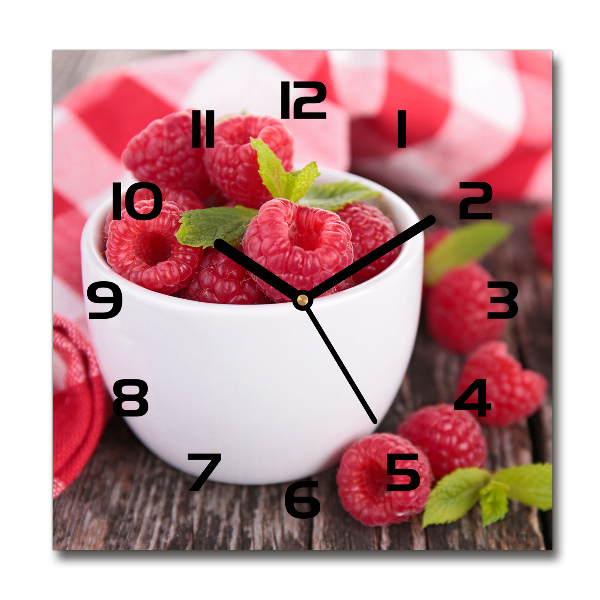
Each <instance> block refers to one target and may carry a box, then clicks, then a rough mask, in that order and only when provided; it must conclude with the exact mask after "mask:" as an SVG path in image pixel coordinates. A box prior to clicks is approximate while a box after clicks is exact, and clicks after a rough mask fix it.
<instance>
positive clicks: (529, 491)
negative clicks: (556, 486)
mask: <svg viewBox="0 0 600 600" xmlns="http://www.w3.org/2000/svg"><path fill="white" fill-rule="evenodd" d="M493 479H494V481H498V482H500V483H503V484H505V485H507V486H508V488H509V489H508V492H507V495H508V497H509V498H510V499H511V500H517V501H519V502H522V503H523V504H527V505H528V506H535V507H536V508H539V509H540V510H550V509H551V508H552V465H549V464H547V463H543V464H542V463H536V464H533V465H521V466H517V467H509V468H508V469H501V470H500V471H497V472H496V473H495V474H494V477H493Z"/></svg>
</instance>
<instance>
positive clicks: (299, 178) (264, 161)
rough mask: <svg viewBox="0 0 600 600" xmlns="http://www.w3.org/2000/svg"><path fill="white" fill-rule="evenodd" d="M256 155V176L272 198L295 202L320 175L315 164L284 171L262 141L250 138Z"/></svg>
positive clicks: (278, 160) (279, 160)
mask: <svg viewBox="0 0 600 600" xmlns="http://www.w3.org/2000/svg"><path fill="white" fill-rule="evenodd" d="M250 145H251V146H252V148H254V150H256V153H257V155H258V167H259V168H258V174H259V175H260V177H261V179H262V181H263V184H264V186H265V187H266V188H267V189H268V190H269V192H270V193H271V195H272V196H273V198H286V199H287V200H291V201H292V202H297V201H298V200H299V199H300V198H302V196H304V194H306V191H307V190H308V188H309V187H310V186H311V185H312V184H313V183H314V181H315V179H316V178H317V177H318V176H319V175H320V173H319V170H318V169H317V163H316V162H314V161H313V162H311V163H309V164H307V165H306V166H305V167H304V168H303V169H302V170H300V171H290V172H288V171H286V170H285V169H284V168H283V164H282V163H281V159H280V158H279V157H278V156H277V155H276V154H275V152H273V150H271V148H269V146H267V144H265V142H263V141H262V140H258V139H254V138H252V137H251V138H250Z"/></svg>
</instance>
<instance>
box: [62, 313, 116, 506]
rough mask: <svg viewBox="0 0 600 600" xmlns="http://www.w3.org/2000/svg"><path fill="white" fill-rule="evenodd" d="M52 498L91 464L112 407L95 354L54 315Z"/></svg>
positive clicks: (79, 335) (71, 327) (66, 321)
mask: <svg viewBox="0 0 600 600" xmlns="http://www.w3.org/2000/svg"><path fill="white" fill-rule="evenodd" d="M52 343H53V348H54V352H55V357H54V371H55V377H54V390H53V391H54V402H53V412H54V420H53V421H54V422H53V479H52V497H53V498H56V497H57V496H58V495H59V494H60V493H61V492H62V491H63V490H64V489H65V488H66V487H67V486H68V485H69V484H70V483H71V482H72V481H73V480H74V479H75V477H77V475H78V474H79V472H80V471H81V469H82V468H83V467H84V466H85V465H86V464H87V462H88V460H89V459H90V457H91V455H92V453H93V452H94V450H95V448H96V445H97V444H98V440H99V439H100V435H101V434H102V430H103V429H104V425H105V423H106V421H107V419H108V417H109V414H110V413H109V409H110V403H109V402H108V396H107V395H106V390H105V389H104V384H103V383H102V377H101V375H100V370H99V369H98V363H97V362H96V357H95V356H94V351H93V349H92V347H91V345H90V344H89V343H88V342H87V340H86V339H85V338H84V337H83V336H82V335H81V333H80V332H79V330H78V329H77V328H76V327H75V326H74V325H73V324H72V323H70V322H69V321H68V320H67V319H65V318H64V317H60V316H58V315H54V330H53V335H52ZM61 371H62V372H61Z"/></svg>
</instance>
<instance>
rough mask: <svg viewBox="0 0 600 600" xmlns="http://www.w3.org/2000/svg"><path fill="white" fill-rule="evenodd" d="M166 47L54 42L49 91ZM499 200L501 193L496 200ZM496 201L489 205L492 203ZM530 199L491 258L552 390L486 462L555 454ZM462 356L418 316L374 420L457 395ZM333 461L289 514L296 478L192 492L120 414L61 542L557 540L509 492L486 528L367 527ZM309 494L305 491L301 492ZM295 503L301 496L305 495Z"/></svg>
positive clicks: (502, 545)
mask: <svg viewBox="0 0 600 600" xmlns="http://www.w3.org/2000/svg"><path fill="white" fill-rule="evenodd" d="M159 54H165V52H161V51H142V52H137V51H101V52H100V51H99V52H96V51H81V52H79V51H77V52H74V51H55V52H54V55H53V70H54V73H53V81H54V87H53V100H54V101H57V100H60V98H62V97H63V96H64V94H65V93H66V92H68V91H69V90H70V89H72V87H74V86H75V85H77V84H78V83H80V82H81V81H83V80H85V79H87V78H89V77H91V76H93V75H95V74H97V73H99V72H101V71H103V70H106V69H109V68H114V67H116V66H118V65H120V64H122V63H124V62H128V61H130V60H137V59H140V58H146V57H149V56H154V55H159ZM395 191H398V192H399V193H401V195H402V196H403V197H404V198H405V199H407V201H408V202H409V203H410V204H411V205H412V206H413V208H414V209H415V211H416V212H417V214H418V215H419V216H420V217H423V216H425V215H427V214H433V215H435V217H436V219H437V220H438V223H439V224H440V225H446V226H451V227H454V226H457V225H458V224H459V221H458V206H457V205H449V204H444V203H439V202H435V201H431V200H425V199H417V198H415V197H414V196H411V195H410V194H408V193H406V192H404V191H403V190H395ZM492 202H494V201H492ZM489 206H490V207H492V205H489ZM535 210H536V209H535V207H531V206H522V205H521V206H516V205H512V204H506V203H500V202H495V203H494V204H493V213H494V218H495V219H498V220H503V221H506V222H509V223H512V224H513V225H514V227H515V230H514V232H513V233H512V235H511V237H510V238H509V240H508V241H507V242H506V243H504V244H503V245H502V246H500V247H499V248H497V249H496V250H495V251H494V252H493V253H492V254H491V255H490V256H489V257H488V258H487V259H486V261H485V262H484V265H485V266H486V267H487V268H488V269H489V270H490V271H491V272H492V273H493V275H494V276H495V277H496V278H497V279H499V280H506V281H513V282H515V283H516V284H517V286H518V289H519V294H518V297H517V301H518V305H519V312H518V314H517V316H516V317H514V318H513V319H511V320H510V321H509V322H508V329H507V334H506V336H505V339H506V341H507V342H508V344H509V347H510V350H511V352H512V353H513V354H514V355H515V356H517V357H518V358H519V359H520V360H521V361H522V362H523V364H524V366H525V367H527V368H531V369H534V370H536V371H539V372H541V373H542V374H544V375H545V376H546V377H547V378H548V380H549V382H550V387H549V393H548V398H547V400H546V402H545V403H544V405H543V406H542V408H541V409H540V410H539V411H538V412H537V413H536V414H535V415H533V416H532V417H531V418H530V419H528V420H527V421H522V422H520V423H518V424H516V425H513V426H510V427H503V428H487V427H484V433H485V437H486V439H487V442H488V454H489V456H488V462H487V464H486V468H488V469H490V470H496V469H500V468H504V467H508V466H511V465H515V464H529V463H531V462H539V461H544V462H552V397H551V394H552V277H551V275H550V274H549V273H548V272H546V271H544V270H543V269H542V268H541V267H539V266H538V265H537V263H536V262H535V260H534V257H533V253H532V248H531V244H530V241H529V236H528V231H527V228H528V224H529V221H530V219H531V217H532V215H533V214H534V213H535ZM463 361H464V358H463V357H462V356H460V355H457V354H454V353H451V352H448V351H446V350H444V349H443V348H442V347H441V346H440V345H439V344H437V343H436V342H434V341H433V340H432V339H431V338H430V337H429V336H428V335H427V333H426V331H425V329H424V326H423V320H421V325H420V327H419V333H418V337H417V341H416V345H415V350H414V353H413V356H412V359H411V362H410V365H409V368H408V372H407V375H406V377H405V379H404V382H403V384H402V387H401V388H400V390H399V392H398V395H397V397H396V399H395V401H394V404H393V406H392V408H391V409H390V411H389V412H388V414H387V416H386V417H385V419H384V420H383V421H382V422H381V424H380V427H379V428H378V431H381V432H389V431H394V430H395V428H396V427H397V425H398V423H399V422H400V421H401V420H402V419H403V418H404V417H405V416H407V415H409V414H410V413H411V412H413V411H414V410H416V409H418V408H420V407H422V406H425V405H428V404H435V403H439V402H452V401H453V400H455V397H454V392H453V391H454V389H455V387H456V381H457V378H458V374H459V371H460V368H461V365H462V363H463ZM335 472H336V467H334V468H332V469H329V470H327V471H325V472H322V473H316V474H314V476H313V479H314V480H316V481H318V483H319V485H318V488H316V489H314V490H313V494H314V496H315V497H317V498H318V499H319V501H320V505H321V510H320V512H319V514H318V515H317V516H316V517H315V518H313V519H307V520H300V519H295V518H293V517H291V516H290V515H289V514H288V513H287V511H286V509H285V505H284V496H285V491H286V489H287V486H288V485H289V483H291V482H288V483H284V484H280V485H268V486H236V485H227V484H220V483H213V482H210V481H209V482H207V483H205V484H204V486H203V487H202V489H201V490H200V491H199V492H189V491H188V490H189V488H190V486H191V485H192V483H193V482H194V480H195V477H193V476H191V475H186V474H184V473H181V472H180V471H177V470H175V469H173V468H171V467H169V466H168V465H166V464H165V463H164V462H162V461H161V460H160V459H159V458H157V457H156V456H154V455H153V454H152V453H151V452H149V451H148V450H147V449H146V448H145V447H144V446H143V445H142V444H141V443H140V442H139V441H138V440H137V438H136V437H135V436H134V435H133V433H132V432H131V431H130V430H129V428H128V427H127V426H126V425H125V423H124V422H123V421H122V419H120V418H118V417H115V418H113V419H112V420H111V422H110V423H109V424H108V426H107V427H106V430H105V432H104V434H103V437H102V439H101V441H100V444H99V446H98V449H97V450H96V453H95V454H94V456H93V457H92V459H91V460H90V462H89V463H88V465H87V466H86V467H85V468H84V469H83V471H82V472H81V474H80V475H79V477H78V478H77V479H76V480H75V482H74V483H73V484H72V485H71V486H70V487H69V488H68V489H67V490H65V491H64V492H63V493H62V494H61V495H60V496H59V497H58V498H57V499H56V500H55V501H54V548H55V549H70V550H74V549H97V550H101V549H103V550H124V549H157V550H158V549H165V550H171V549H185V550H228V549H229V550H260V549H262V550H267V549H268V550H309V549H314V550H411V549H413V550H425V549H428V550H498V549H503V550H506V549H509V550H518V549H531V550H533V549H536V550H537V549H550V548H552V512H551V511H549V512H540V511H538V510H537V509H534V508H529V507H526V506H524V505H521V504H518V503H516V502H511V505H510V507H509V513H508V515H507V517H506V518H505V519H504V520H502V521H500V522H498V523H494V524H492V525H489V526H488V527H486V528H483V527H482V526H481V513H480V510H479V508H478V507H476V508H475V509H473V510H472V511H471V512H470V513H468V514H467V515H466V516H465V517H463V518H462V519H461V520H460V521H458V522H456V523H452V524H449V525H435V526H429V527H427V529H423V528H422V527H421V515H419V516H416V517H413V518H412V520H411V521H408V522H406V523H403V524H400V525H393V526H390V527H375V528H370V527H364V526H363V525H361V524H360V523H358V522H357V521H355V520H354V519H353V518H352V517H350V516H349V515H348V514H347V513H346V512H345V511H344V509H343V507H342V505H341V502H340V501H339V498H338V495H337V488H336V484H335ZM303 493H305V492H304V491H303ZM298 507H299V509H300V510H303V509H305V506H303V505H301V504H300V505H298Z"/></svg>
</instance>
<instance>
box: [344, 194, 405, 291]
mask: <svg viewBox="0 0 600 600" xmlns="http://www.w3.org/2000/svg"><path fill="white" fill-rule="evenodd" d="M337 214H338V215H339V217H340V219H342V221H344V223H347V224H348V226H349V227H350V230H351V231H352V247H353V248H354V260H358V259H359V258H362V257H363V256H364V255H365V254H367V253H369V252H371V250H375V248H378V247H379V246H381V244H383V243H384V242H387V241H388V240H390V239H392V238H393V237H394V236H395V235H397V234H398V232H397V231H396V228H395V227H394V224H393V223H392V222H391V221H390V220H389V219H388V218H387V217H386V216H385V215H384V214H383V213H382V212H381V211H380V210H379V209H378V208H376V207H375V206H371V205H370V204H365V203H364V202H354V203H353V204H350V205H348V206H345V207H344V208H342V210H340V211H338V213H337ZM398 254H400V248H396V249H395V250H392V251H391V252H388V253H387V254H385V255H384V256H382V257H381V258H379V259H378V260H376V261H375V262H373V263H371V264H370V265H368V266H366V267H364V268H363V269H361V270H360V271H359V272H358V273H356V274H355V275H354V280H355V281H356V283H357V284H359V283H362V282H363V281H367V280H368V279H371V278H372V277H375V275H377V274H379V273H381V271H383V270H384V269H387V268H388V267H389V266H390V265H391V264H392V263H393V262H394V260H396V257H397V256H398Z"/></svg>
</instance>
